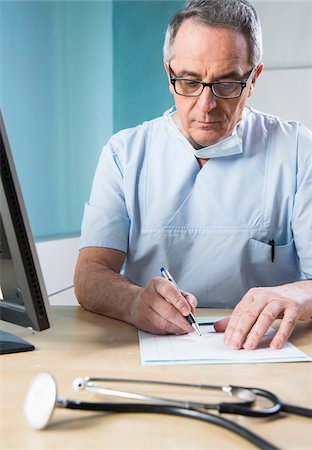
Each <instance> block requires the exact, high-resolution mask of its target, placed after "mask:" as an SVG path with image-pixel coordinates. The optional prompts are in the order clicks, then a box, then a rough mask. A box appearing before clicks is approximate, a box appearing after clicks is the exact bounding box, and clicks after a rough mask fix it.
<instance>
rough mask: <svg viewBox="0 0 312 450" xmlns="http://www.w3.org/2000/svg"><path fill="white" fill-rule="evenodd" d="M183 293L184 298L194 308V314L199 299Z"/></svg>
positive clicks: (188, 293)
mask: <svg viewBox="0 0 312 450" xmlns="http://www.w3.org/2000/svg"><path fill="white" fill-rule="evenodd" d="M181 293H182V294H183V296H184V298H185V299H186V300H187V302H188V303H189V304H190V305H191V308H192V312H194V311H195V308H196V306H197V303H198V302H197V298H196V297H195V296H194V295H193V294H191V293H190V292H186V291H182V290H181Z"/></svg>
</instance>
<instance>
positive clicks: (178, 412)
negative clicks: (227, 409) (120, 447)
mask: <svg viewBox="0 0 312 450" xmlns="http://www.w3.org/2000/svg"><path fill="white" fill-rule="evenodd" d="M63 402H64V403H63V404H62V407H64V408H68V409H78V410H87V411H102V412H119V413H155V414H168V415H175V416H182V417H188V418H192V419H197V420H201V421H204V422H208V423H212V424H214V425H217V426H219V427H222V428H225V429H227V430H229V431H232V432H233V433H236V434H238V435H239V436H241V437H242V438H244V439H246V440H247V441H249V442H250V443H252V444H254V445H255V446H256V447H258V448H260V449H263V450H279V448H278V447H276V446H274V445H272V444H271V443H270V442H268V441H266V440H265V439H263V438H262V437H260V436H258V435H256V434H255V433H253V432H252V431H249V430H247V429H246V428H244V427H242V426H241V425H238V424H236V423H234V422H231V421H230V420H228V419H225V418H224V417H220V416H217V415H215V414H209V413H208V412H206V411H205V412H203V411H198V410H195V409H188V408H181V407H177V406H171V405H159V404H151V403H149V404H142V403H98V402H80V401H76V400H65V401H63Z"/></svg>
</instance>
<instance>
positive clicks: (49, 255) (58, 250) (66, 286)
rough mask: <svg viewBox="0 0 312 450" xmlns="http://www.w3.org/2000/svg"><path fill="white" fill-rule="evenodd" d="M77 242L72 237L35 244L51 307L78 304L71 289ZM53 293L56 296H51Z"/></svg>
mask: <svg viewBox="0 0 312 450" xmlns="http://www.w3.org/2000/svg"><path fill="white" fill-rule="evenodd" d="M78 241H79V238H78V237H73V238H64V239H57V240H51V241H42V242H37V243H36V248H37V253H38V257H39V261H40V265H41V270H42V273H43V278H44V281H45V285H46V289H47V292H48V295H49V300H50V304H51V305H77V304H78V302H77V300H76V297H75V294H74V290H73V288H72V286H73V275H74V269H75V265H76V261H77V257H78ZM63 290H64V291H63ZM59 291H63V292H59ZM55 293H57V295H51V294H55Z"/></svg>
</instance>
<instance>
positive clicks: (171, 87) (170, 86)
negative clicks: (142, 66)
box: [163, 59, 174, 94]
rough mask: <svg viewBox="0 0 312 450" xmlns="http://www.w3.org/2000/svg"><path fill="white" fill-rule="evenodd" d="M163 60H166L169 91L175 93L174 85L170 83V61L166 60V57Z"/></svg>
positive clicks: (165, 66)
mask: <svg viewBox="0 0 312 450" xmlns="http://www.w3.org/2000/svg"><path fill="white" fill-rule="evenodd" d="M163 62H164V68H165V71H166V74H167V78H168V84H169V91H170V92H171V94H174V89H173V86H172V84H171V83H170V74H169V63H168V61H166V60H165V59H164V61H163Z"/></svg>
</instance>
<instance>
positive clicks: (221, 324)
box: [213, 317, 230, 333]
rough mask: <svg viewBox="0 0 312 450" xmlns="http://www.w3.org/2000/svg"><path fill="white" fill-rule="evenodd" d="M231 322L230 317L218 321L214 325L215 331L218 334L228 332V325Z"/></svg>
mask: <svg viewBox="0 0 312 450" xmlns="http://www.w3.org/2000/svg"><path fill="white" fill-rule="evenodd" d="M229 321H230V318H229V317H225V318H224V319H221V320H218V321H217V322H215V323H214V324H213V326H214V329H215V330H216V331H217V332H218V333H222V332H223V331H225V330H226V327H227V326H228V323H229Z"/></svg>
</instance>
